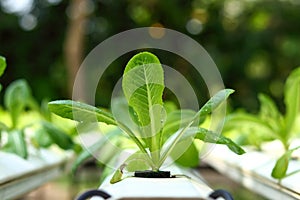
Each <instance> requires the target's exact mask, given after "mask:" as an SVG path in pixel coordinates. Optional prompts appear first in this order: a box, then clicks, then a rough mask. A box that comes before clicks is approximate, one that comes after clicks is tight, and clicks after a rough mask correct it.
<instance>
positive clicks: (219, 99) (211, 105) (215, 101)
mask: <svg viewBox="0 0 300 200" xmlns="http://www.w3.org/2000/svg"><path fill="white" fill-rule="evenodd" d="M233 92H234V90H232V89H223V90H220V91H219V92H217V93H216V94H215V95H214V96H213V97H211V98H210V99H209V100H208V101H207V102H206V103H205V104H204V106H202V108H201V109H200V111H199V112H198V113H199V117H200V119H202V118H204V117H205V116H207V115H208V114H210V113H212V112H213V111H214V110H215V109H217V108H218V107H219V106H220V105H221V104H222V103H224V102H225V101H226V99H227V98H228V97H229V95H231V94H232V93H233ZM202 120H203V119H202Z"/></svg>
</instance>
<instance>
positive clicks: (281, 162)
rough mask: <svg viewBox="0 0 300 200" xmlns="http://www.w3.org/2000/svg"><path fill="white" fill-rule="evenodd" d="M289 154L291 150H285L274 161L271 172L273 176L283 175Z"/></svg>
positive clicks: (282, 176) (279, 176) (286, 167)
mask: <svg viewBox="0 0 300 200" xmlns="http://www.w3.org/2000/svg"><path fill="white" fill-rule="evenodd" d="M291 155H292V151H287V152H286V153H284V154H283V155H282V156H281V157H280V158H279V159H278V160H277V161H276V164H275V166H274V168H273V170H272V174H271V175H272V177H273V178H276V179H282V178H284V177H285V175H286V172H287V169H288V166H289V160H290V158H291Z"/></svg>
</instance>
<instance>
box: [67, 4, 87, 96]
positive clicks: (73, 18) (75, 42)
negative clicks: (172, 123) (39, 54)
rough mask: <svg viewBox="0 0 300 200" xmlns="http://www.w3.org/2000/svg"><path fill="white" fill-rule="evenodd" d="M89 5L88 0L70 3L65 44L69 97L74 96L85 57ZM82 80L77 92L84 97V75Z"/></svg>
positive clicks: (81, 77)
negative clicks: (77, 74) (85, 35)
mask: <svg viewBox="0 0 300 200" xmlns="http://www.w3.org/2000/svg"><path fill="white" fill-rule="evenodd" d="M87 6H88V5H87V1H86V0H71V1H70V5H69V12H68V16H69V25H68V28H67V32H66V38H65V44H64V53H65V62H66V67H67V73H68V95H69V97H72V91H73V84H74V80H75V77H76V73H77V71H78V69H79V67H80V65H81V62H82V59H83V50H84V31H85V22H86V20H87V18H88V15H87ZM80 82H81V84H80V88H76V90H77V92H76V93H77V94H78V95H77V96H79V97H81V99H84V96H85V95H84V76H80Z"/></svg>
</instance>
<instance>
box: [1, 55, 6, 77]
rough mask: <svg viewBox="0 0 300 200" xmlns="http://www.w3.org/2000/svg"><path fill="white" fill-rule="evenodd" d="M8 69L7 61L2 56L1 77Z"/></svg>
mask: <svg viewBox="0 0 300 200" xmlns="http://www.w3.org/2000/svg"><path fill="white" fill-rule="evenodd" d="M5 68H6V60H5V58H4V57H2V56H0V77H1V76H2V75H3V73H4V70H5Z"/></svg>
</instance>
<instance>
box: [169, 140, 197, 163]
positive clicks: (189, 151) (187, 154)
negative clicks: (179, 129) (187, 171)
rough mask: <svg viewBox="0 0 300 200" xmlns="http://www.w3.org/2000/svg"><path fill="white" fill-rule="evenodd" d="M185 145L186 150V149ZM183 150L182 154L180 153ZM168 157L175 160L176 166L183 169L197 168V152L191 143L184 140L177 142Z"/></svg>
mask: <svg viewBox="0 0 300 200" xmlns="http://www.w3.org/2000/svg"><path fill="white" fill-rule="evenodd" d="M187 145H188V148H186V146H187ZM183 149H185V151H184V152H182V150H183ZM170 156H171V158H172V159H173V160H175V163H176V164H179V165H181V166H183V167H197V166H199V151H198V149H197V147H196V145H195V144H194V142H192V141H188V140H185V141H181V142H179V143H178V144H177V145H176V147H175V148H174V150H173V151H172V153H171V154H170Z"/></svg>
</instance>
